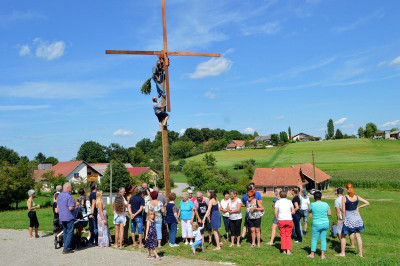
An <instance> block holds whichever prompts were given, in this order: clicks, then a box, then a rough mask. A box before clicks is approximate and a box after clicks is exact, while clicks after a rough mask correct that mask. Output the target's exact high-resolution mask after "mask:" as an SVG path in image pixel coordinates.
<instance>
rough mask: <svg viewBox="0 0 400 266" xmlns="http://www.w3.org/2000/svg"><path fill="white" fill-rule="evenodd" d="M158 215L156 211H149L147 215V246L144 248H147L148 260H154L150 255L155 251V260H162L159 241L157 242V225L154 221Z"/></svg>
mask: <svg viewBox="0 0 400 266" xmlns="http://www.w3.org/2000/svg"><path fill="white" fill-rule="evenodd" d="M155 217H156V214H155V212H154V211H149V213H148V214H147V226H146V238H145V240H146V244H144V247H145V248H147V251H148V253H147V258H148V259H152V258H153V257H152V256H151V255H150V254H151V251H153V253H154V255H155V259H159V260H161V258H160V256H158V254H157V247H158V240H157V231H156V223H155V222H154V219H155Z"/></svg>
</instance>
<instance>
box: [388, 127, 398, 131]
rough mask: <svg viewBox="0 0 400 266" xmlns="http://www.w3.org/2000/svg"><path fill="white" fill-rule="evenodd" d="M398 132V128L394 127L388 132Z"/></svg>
mask: <svg viewBox="0 0 400 266" xmlns="http://www.w3.org/2000/svg"><path fill="white" fill-rule="evenodd" d="M398 130H399V128H398V127H394V128H392V129H391V130H390V132H394V131H398Z"/></svg>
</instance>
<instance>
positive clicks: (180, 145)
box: [169, 140, 195, 159]
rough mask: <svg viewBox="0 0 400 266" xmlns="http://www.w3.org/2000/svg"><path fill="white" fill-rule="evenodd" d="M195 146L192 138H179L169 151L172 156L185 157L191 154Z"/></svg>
mask: <svg viewBox="0 0 400 266" xmlns="http://www.w3.org/2000/svg"><path fill="white" fill-rule="evenodd" d="M194 146H195V145H194V143H193V141H191V140H189V141H181V140H179V141H176V142H174V143H172V145H171V147H170V150H169V151H170V154H171V156H173V157H174V158H177V159H183V158H187V157H189V156H190V151H191V150H192V149H193V147H194Z"/></svg>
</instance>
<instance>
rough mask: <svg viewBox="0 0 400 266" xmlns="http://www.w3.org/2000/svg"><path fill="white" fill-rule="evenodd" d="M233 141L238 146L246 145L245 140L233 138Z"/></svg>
mask: <svg viewBox="0 0 400 266" xmlns="http://www.w3.org/2000/svg"><path fill="white" fill-rule="evenodd" d="M232 142H233V143H235V144H236V145H237V146H238V147H243V146H244V140H232Z"/></svg>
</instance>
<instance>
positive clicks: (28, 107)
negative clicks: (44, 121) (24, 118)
mask: <svg viewBox="0 0 400 266" xmlns="http://www.w3.org/2000/svg"><path fill="white" fill-rule="evenodd" d="M46 108H50V105H3V106H0V111H20V110H30V111H33V110H39V109H46Z"/></svg>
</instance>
